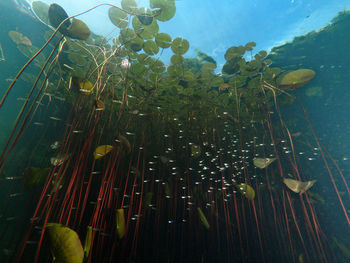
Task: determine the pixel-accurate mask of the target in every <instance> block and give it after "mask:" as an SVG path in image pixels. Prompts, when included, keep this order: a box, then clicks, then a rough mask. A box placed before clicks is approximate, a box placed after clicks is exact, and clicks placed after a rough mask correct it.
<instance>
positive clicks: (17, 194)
mask: <svg viewBox="0 0 350 263" xmlns="http://www.w3.org/2000/svg"><path fill="white" fill-rule="evenodd" d="M20 195H22V193H14V194H10V195H9V197H16V196H20Z"/></svg>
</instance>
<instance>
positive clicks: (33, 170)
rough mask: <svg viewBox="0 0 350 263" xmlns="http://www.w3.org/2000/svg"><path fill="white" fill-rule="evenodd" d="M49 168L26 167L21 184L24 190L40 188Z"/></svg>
mask: <svg viewBox="0 0 350 263" xmlns="http://www.w3.org/2000/svg"><path fill="white" fill-rule="evenodd" d="M49 172H50V168H38V167H27V168H26V169H25V170H24V172H23V184H24V186H25V187H26V188H31V187H35V186H41V185H42V184H43V183H44V182H45V180H46V178H47V176H48V174H49Z"/></svg>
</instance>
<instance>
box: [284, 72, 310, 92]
mask: <svg viewBox="0 0 350 263" xmlns="http://www.w3.org/2000/svg"><path fill="white" fill-rule="evenodd" d="M315 75H316V72H315V71H313V70H311V69H298V70H294V71H291V72H288V73H287V74H285V75H283V76H282V77H281V80H280V82H279V88H281V89H297V88H300V87H302V86H304V85H306V84H307V83H308V82H310V81H311V80H312V79H313V78H314V77H315Z"/></svg>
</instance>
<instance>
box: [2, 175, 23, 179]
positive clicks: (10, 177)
mask: <svg viewBox="0 0 350 263" xmlns="http://www.w3.org/2000/svg"><path fill="white" fill-rule="evenodd" d="M5 179H6V180H18V179H22V177H21V176H16V177H13V176H7V177H5Z"/></svg>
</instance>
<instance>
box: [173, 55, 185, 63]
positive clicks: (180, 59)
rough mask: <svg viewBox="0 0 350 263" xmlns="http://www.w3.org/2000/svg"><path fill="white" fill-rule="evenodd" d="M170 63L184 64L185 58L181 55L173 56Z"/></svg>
mask: <svg viewBox="0 0 350 263" xmlns="http://www.w3.org/2000/svg"><path fill="white" fill-rule="evenodd" d="M170 61H171V63H172V64H182V63H183V62H184V57H183V56H181V55H177V54H175V55H172V57H171V58H170Z"/></svg>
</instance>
